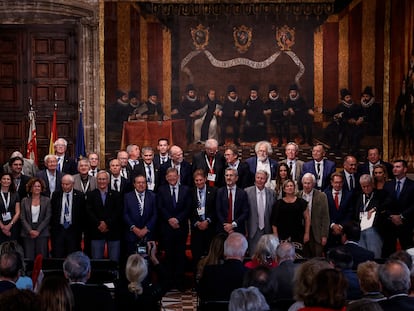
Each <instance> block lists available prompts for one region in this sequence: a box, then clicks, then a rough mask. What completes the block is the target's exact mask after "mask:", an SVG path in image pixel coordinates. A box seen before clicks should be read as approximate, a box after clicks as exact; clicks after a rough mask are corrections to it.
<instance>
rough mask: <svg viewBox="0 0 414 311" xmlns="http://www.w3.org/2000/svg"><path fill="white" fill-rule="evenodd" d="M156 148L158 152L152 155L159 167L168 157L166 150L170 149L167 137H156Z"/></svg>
mask: <svg viewBox="0 0 414 311" xmlns="http://www.w3.org/2000/svg"><path fill="white" fill-rule="evenodd" d="M157 150H158V153H157V154H155V155H154V163H155V165H157V166H158V167H160V166H161V165H163V164H164V163H165V162H167V161H168V160H169V159H170V155H169V154H168V151H169V150H170V143H169V141H168V138H164V137H162V138H160V139H158V145H157Z"/></svg>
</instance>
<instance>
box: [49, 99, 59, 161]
mask: <svg viewBox="0 0 414 311" xmlns="http://www.w3.org/2000/svg"><path fill="white" fill-rule="evenodd" d="M56 115H57V105H56V104H55V109H54V110H53V120H52V129H51V131H50V143H49V154H55V147H54V146H53V144H54V143H55V141H56V139H57V127H56Z"/></svg>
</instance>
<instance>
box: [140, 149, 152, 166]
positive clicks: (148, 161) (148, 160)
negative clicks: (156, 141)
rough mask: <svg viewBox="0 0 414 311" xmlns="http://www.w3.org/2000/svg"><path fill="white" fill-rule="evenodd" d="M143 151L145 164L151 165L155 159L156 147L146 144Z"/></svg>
mask: <svg viewBox="0 0 414 311" xmlns="http://www.w3.org/2000/svg"><path fill="white" fill-rule="evenodd" d="M141 153H142V159H143V160H144V162H145V164H147V165H150V164H151V163H152V161H153V160H154V149H152V147H150V146H145V147H142V150H141Z"/></svg>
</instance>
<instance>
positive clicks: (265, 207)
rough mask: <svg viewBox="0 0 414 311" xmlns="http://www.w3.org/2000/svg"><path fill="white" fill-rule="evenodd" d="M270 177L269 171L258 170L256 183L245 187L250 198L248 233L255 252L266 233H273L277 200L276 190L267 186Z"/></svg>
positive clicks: (251, 249) (250, 250)
mask: <svg viewBox="0 0 414 311" xmlns="http://www.w3.org/2000/svg"><path fill="white" fill-rule="evenodd" d="M267 178H268V175H267V172H266V171H262V170H258V171H256V177H255V185H254V186H251V187H248V188H246V189H244V190H245V191H246V193H247V198H248V200H249V207H250V212H249V215H250V216H249V217H248V219H247V233H248V240H249V253H250V254H253V253H254V251H255V249H256V245H257V242H258V241H259V239H260V238H261V237H262V236H263V235H264V234H271V233H272V225H271V224H270V216H271V214H272V208H273V204H274V203H275V200H276V192H275V191H274V190H273V189H269V188H266V187H265V183H266V180H267Z"/></svg>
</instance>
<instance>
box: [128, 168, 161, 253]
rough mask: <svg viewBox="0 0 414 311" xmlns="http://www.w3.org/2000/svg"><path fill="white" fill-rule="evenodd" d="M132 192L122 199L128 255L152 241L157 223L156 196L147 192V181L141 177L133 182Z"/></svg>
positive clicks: (137, 177)
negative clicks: (138, 246)
mask: <svg viewBox="0 0 414 311" xmlns="http://www.w3.org/2000/svg"><path fill="white" fill-rule="evenodd" d="M134 188H135V189H134V191H131V192H128V193H127V194H125V197H124V222H125V224H126V227H127V229H128V231H127V233H126V241H127V250H128V254H133V253H135V252H136V251H137V245H146V243H147V241H152V240H153V239H154V231H155V225H156V221H157V204H156V203H157V202H156V196H155V194H154V193H153V192H152V191H149V190H147V181H146V180H145V177H144V176H143V175H138V176H136V177H135V180H134Z"/></svg>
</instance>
